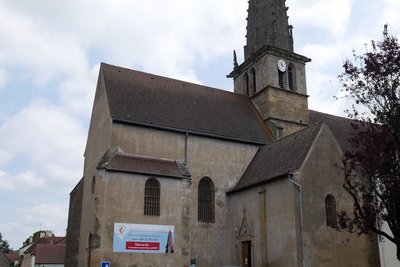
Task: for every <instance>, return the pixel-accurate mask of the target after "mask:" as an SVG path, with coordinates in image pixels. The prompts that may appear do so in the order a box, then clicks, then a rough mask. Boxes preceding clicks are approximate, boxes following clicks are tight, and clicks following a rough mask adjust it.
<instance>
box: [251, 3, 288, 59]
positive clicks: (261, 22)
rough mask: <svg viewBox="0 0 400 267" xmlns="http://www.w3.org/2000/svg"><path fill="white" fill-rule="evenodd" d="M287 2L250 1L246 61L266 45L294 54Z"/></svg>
mask: <svg viewBox="0 0 400 267" xmlns="http://www.w3.org/2000/svg"><path fill="white" fill-rule="evenodd" d="M287 10H288V8H287V7H286V5H285V0H249V9H248V17H247V35H246V39H247V45H246V46H245V48H244V54H245V60H246V59H247V58H248V57H249V56H251V55H252V54H254V53H255V52H256V51H257V50H259V49H260V48H261V47H263V46H264V45H269V46H273V47H277V48H281V49H284V50H287V51H291V52H293V36H292V26H291V25H289V22H288V16H287Z"/></svg>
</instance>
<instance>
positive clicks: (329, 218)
mask: <svg viewBox="0 0 400 267" xmlns="http://www.w3.org/2000/svg"><path fill="white" fill-rule="evenodd" d="M325 211H326V225H327V226H330V227H336V226H337V219H336V218H337V215H336V201H335V198H334V197H333V196H332V195H327V196H326V198H325Z"/></svg>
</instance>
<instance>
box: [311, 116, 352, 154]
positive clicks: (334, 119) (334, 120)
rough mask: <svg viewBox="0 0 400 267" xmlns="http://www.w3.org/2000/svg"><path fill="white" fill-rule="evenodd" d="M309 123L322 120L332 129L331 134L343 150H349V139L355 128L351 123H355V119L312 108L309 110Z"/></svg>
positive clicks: (350, 146)
mask: <svg viewBox="0 0 400 267" xmlns="http://www.w3.org/2000/svg"><path fill="white" fill-rule="evenodd" d="M309 116H310V125H311V124H316V123H319V122H324V123H325V124H326V125H327V126H328V127H329V129H330V130H331V131H332V133H333V136H335V139H336V140H337V141H338V143H339V145H340V147H341V148H342V150H343V151H349V150H351V148H352V145H351V144H350V142H349V139H350V138H351V137H352V135H354V133H355V130H354V128H353V126H352V124H354V123H356V121H355V120H352V119H348V118H343V117H339V116H334V115H330V114H326V113H322V112H318V111H314V110H309Z"/></svg>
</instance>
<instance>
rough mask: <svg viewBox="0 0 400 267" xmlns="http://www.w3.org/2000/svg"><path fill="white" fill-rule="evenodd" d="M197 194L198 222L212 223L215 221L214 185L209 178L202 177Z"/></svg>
mask: <svg viewBox="0 0 400 267" xmlns="http://www.w3.org/2000/svg"><path fill="white" fill-rule="evenodd" d="M198 194H199V195H198V220H199V221H200V222H207V223H213V222H214V221H215V218H214V216H215V211H214V209H215V208H214V183H213V182H212V180H211V179H210V178H208V177H204V178H202V179H201V180H200V183H199V191H198Z"/></svg>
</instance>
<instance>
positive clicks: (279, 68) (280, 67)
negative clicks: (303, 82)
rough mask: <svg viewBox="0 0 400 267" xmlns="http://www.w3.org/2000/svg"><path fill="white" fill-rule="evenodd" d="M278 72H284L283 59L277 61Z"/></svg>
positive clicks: (284, 64)
mask: <svg viewBox="0 0 400 267" xmlns="http://www.w3.org/2000/svg"><path fill="white" fill-rule="evenodd" d="M278 70H280V71H281V72H285V71H286V63H285V61H284V60H283V59H279V60H278Z"/></svg>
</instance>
